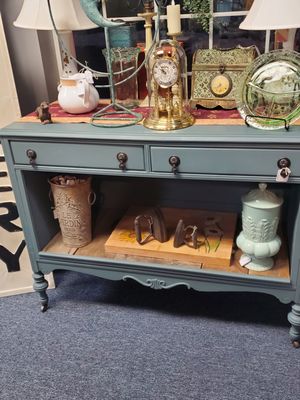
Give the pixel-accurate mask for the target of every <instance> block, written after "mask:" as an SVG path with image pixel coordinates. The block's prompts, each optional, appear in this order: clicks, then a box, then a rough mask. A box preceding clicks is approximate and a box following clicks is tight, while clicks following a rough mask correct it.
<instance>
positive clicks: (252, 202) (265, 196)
mask: <svg viewBox="0 0 300 400" xmlns="http://www.w3.org/2000/svg"><path fill="white" fill-rule="evenodd" d="M258 187H259V188H258V189H254V190H251V192H249V193H248V194H246V195H245V196H243V197H242V201H243V204H245V205H247V206H250V207H253V208H261V209H267V208H276V207H279V206H281V204H282V203H283V199H282V198H281V197H278V196H277V195H276V194H275V193H272V192H270V191H269V190H267V185H266V184H265V183H260V184H259V185H258Z"/></svg>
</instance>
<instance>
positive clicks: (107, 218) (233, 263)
mask: <svg viewBox="0 0 300 400" xmlns="http://www.w3.org/2000/svg"><path fill="white" fill-rule="evenodd" d="M120 216H121V215H119V218H118V217H117V216H116V212H115V210H105V212H103V213H101V215H99V217H98V220H97V222H96V224H95V231H94V234H93V240H92V241H91V242H90V243H89V244H88V245H86V246H84V247H81V248H76V247H74V248H69V247H66V246H65V245H64V244H63V240H62V235H61V233H60V232H59V233H57V234H56V235H55V236H54V237H53V238H52V239H51V240H50V242H49V243H48V244H47V245H46V246H45V247H44V249H43V251H44V252H49V253H54V254H68V255H74V256H75V257H76V256H80V257H97V258H107V259H110V260H118V261H122V260H124V261H125V260H126V261H127V262H128V261H132V262H133V263H134V262H139V263H145V264H147V263H151V264H156V265H158V266H159V265H161V266H164V267H166V266H169V267H172V266H174V267H175V266H177V267H180V268H187V269H193V270H195V271H196V270H201V269H203V270H215V271H219V272H224V273H234V274H241V275H255V276H264V277H269V278H272V279H290V267H289V258H288V252H287V247H286V244H285V243H283V244H282V246H281V249H280V252H279V253H278V254H277V256H275V257H274V261H275V263H274V266H273V268H272V269H270V270H268V271H264V272H257V271H250V270H248V269H247V268H245V267H242V266H241V265H240V264H239V259H240V257H241V251H240V250H239V249H236V248H235V246H234V247H233V251H232V255H231V259H230V263H229V265H227V266H225V265H221V264H220V265H218V264H215V265H213V266H212V265H206V264H204V263H203V264H201V263H195V262H189V261H186V260H184V261H183V260H181V261H174V260H170V259H168V260H166V259H160V258H159V257H157V256H156V257H149V256H138V255H128V254H126V252H123V253H111V252H108V251H107V250H106V248H105V243H106V242H107V240H108V238H109V237H110V235H111V233H112V231H113V229H114V228H115V226H116V224H117V222H118V221H119V220H120ZM100 220H101V223H98V221H100Z"/></svg>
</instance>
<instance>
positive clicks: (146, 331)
mask: <svg viewBox="0 0 300 400" xmlns="http://www.w3.org/2000/svg"><path fill="white" fill-rule="evenodd" d="M55 276H56V282H57V288H56V289H55V290H50V291H48V294H49V297H50V308H49V310H48V311H47V312H46V313H44V314H43V313H41V312H40V311H39V303H38V297H37V295H36V294H26V295H19V296H13V297H6V298H2V299H0V321H1V325H0V369H1V374H0V399H1V400H48V399H49V400H50V399H51V400H52V399H53V400H54V399H57V400H73V399H78V400H85V399H86V400H110V399H112V400H177V399H178V400H179V399H180V400H194V399H195V400H196V399H197V400H256V399H257V400H258V399H259V400H269V399H270V400H296V399H297V400H298V399H299V398H300V349H294V348H293V347H292V345H291V342H290V339H289V336H288V330H289V324H288V322H287V321H286V315H287V313H288V311H289V309H290V307H289V306H287V305H283V304H280V303H279V302H278V301H277V300H276V299H275V298H273V297H270V296H267V295H259V294H245V293H240V294H239V293H236V294H230V293H215V294H212V293H198V292H195V291H193V290H190V291H188V290H186V289H184V288H174V289H172V290H169V291H154V290H151V289H148V288H144V287H142V286H140V285H138V284H136V283H134V282H133V283H124V282H110V281H106V280H102V279H100V278H94V277H91V276H87V275H80V274H77V273H72V272H63V271H58V272H56V275H55Z"/></svg>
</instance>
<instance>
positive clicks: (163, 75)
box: [153, 58, 178, 88]
mask: <svg viewBox="0 0 300 400" xmlns="http://www.w3.org/2000/svg"><path fill="white" fill-rule="evenodd" d="M153 77H154V79H155V81H156V82H157V83H158V85H159V86H161V87H163V88H168V87H171V86H173V85H174V84H175V83H176V82H177V80H178V68H177V65H176V63H175V62H174V61H173V60H171V59H164V58H161V59H158V60H157V61H156V62H155V64H154V67H153Z"/></svg>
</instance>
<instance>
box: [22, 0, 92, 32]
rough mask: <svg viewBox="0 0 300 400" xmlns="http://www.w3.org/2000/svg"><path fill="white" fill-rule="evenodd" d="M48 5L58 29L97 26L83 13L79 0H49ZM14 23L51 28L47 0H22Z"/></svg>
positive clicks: (69, 29) (75, 29)
mask: <svg viewBox="0 0 300 400" xmlns="http://www.w3.org/2000/svg"><path fill="white" fill-rule="evenodd" d="M50 5H51V10H52V15H53V19H54V22H55V26H56V28H57V29H58V30H68V31H78V30H85V29H92V28H98V27H97V25H95V24H94V23H93V22H91V21H90V19H89V18H88V17H87V16H86V15H85V13H84V11H83V10H82V8H81V5H80V0H50ZM14 25H15V26H17V27H19V28H28V29H37V30H53V24H52V21H51V18H50V13H49V9H48V2H47V0H24V3H23V6H22V9H21V12H20V14H19V16H18V18H17V19H16V21H15V22H14Z"/></svg>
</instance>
